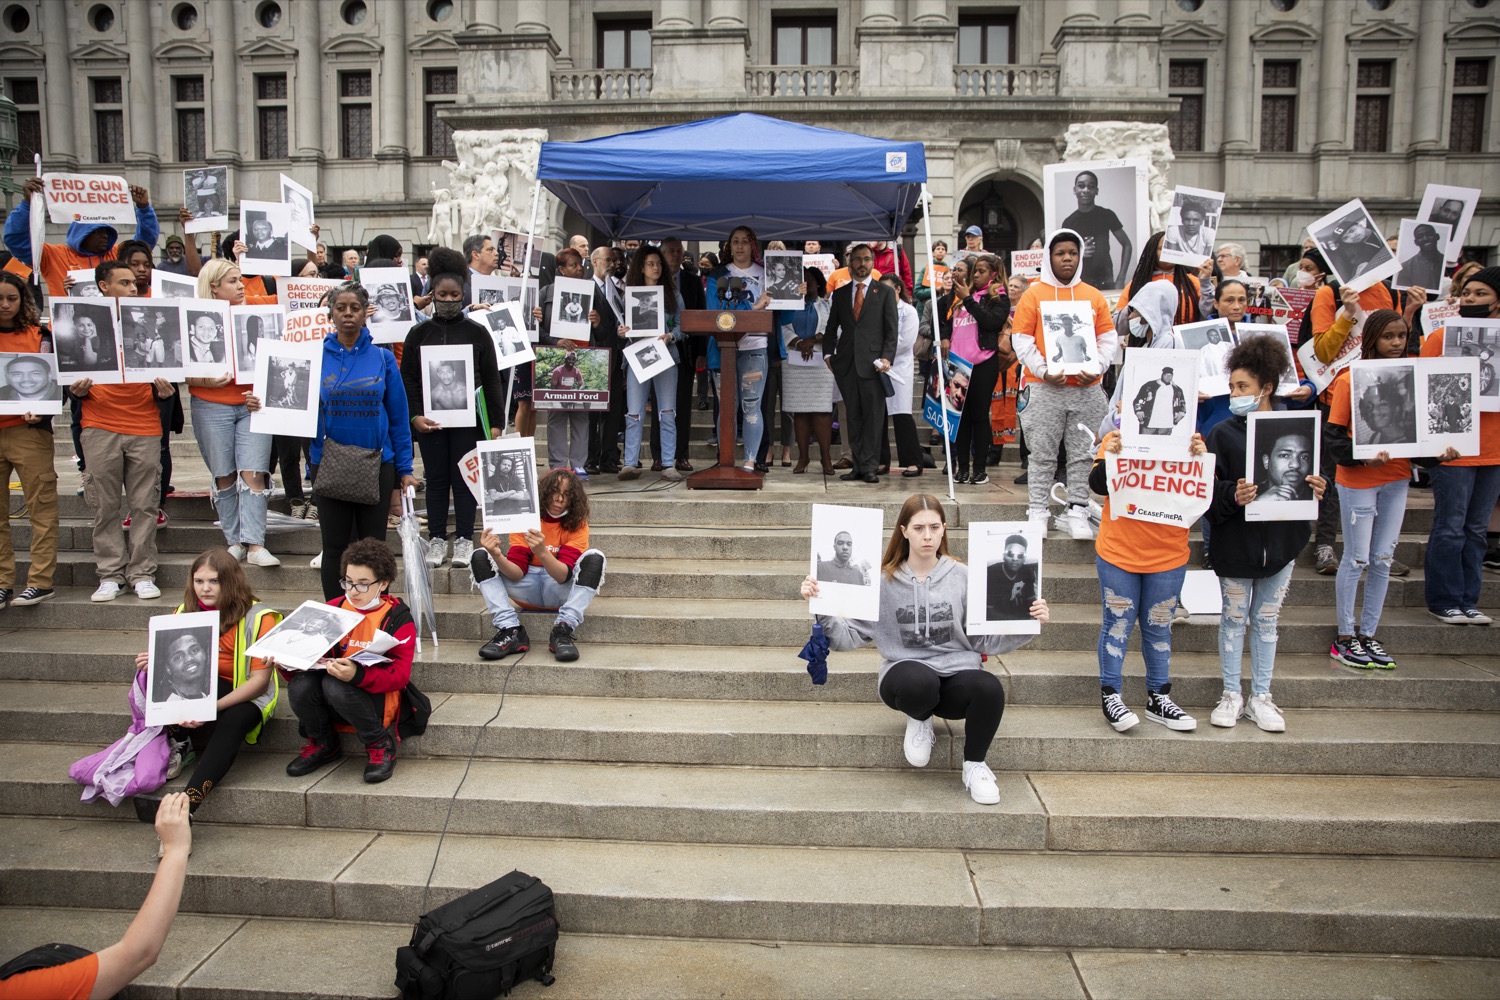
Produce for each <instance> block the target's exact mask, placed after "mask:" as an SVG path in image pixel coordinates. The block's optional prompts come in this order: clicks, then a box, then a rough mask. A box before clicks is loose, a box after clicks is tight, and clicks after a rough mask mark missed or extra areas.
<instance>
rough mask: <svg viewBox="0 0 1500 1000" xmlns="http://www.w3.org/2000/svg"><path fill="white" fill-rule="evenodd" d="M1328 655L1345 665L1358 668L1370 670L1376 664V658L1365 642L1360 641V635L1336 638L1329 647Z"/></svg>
mask: <svg viewBox="0 0 1500 1000" xmlns="http://www.w3.org/2000/svg"><path fill="white" fill-rule="evenodd" d="M1328 655H1329V656H1331V657H1332V658H1333V659H1335V660H1338V661H1339V662H1340V663H1342V664H1343V665H1344V666H1346V667H1353V668H1354V669H1356V670H1369V669H1370V668H1372V667H1374V666H1375V661H1374V659H1372V658H1371V656H1370V654H1369V653H1368V652H1367V651H1366V650H1365V644H1364V643H1363V642H1360V640H1359V636H1353V637H1351V638H1348V639H1339V638H1335V639H1334V640H1333V645H1332V646H1330V647H1328Z"/></svg>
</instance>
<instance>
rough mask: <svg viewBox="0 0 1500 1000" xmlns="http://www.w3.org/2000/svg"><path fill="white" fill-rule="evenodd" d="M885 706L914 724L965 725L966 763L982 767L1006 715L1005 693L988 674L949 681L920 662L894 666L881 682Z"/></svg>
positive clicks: (972, 673) (968, 672)
mask: <svg viewBox="0 0 1500 1000" xmlns="http://www.w3.org/2000/svg"><path fill="white" fill-rule="evenodd" d="M880 700H881V701H883V702H885V703H886V705H888V706H890V707H891V708H894V709H895V710H896V711H898V712H901V713H903V714H905V715H909V716H911V717H912V718H913V719H921V720H924V721H925V720H927V719H930V718H932V717H933V716H934V715H935V716H937V717H938V718H940V719H963V720H964V760H972V761H982V760H984V757H985V754H987V753H989V752H990V744H991V743H993V742H994V741H995V732H996V730H998V729H999V728H1000V716H1001V715H1003V714H1004V713H1005V688H1004V687H1002V686H1001V684H1000V678H998V677H996V676H995V675H994V674H992V673H990V672H989V671H988V670H985V669H983V668H980V669H978V670H960V671H959V672H958V673H956V674H950V675H949V676H947V677H943V676H941V675H939V674H938V672H937V671H935V670H933V669H932V668H931V667H929V666H928V665H927V664H925V663H922V662H920V661H918V660H901V661H899V662H896V663H893V664H891V669H889V670H887V671H886V672H885V677H883V678H881V681H880Z"/></svg>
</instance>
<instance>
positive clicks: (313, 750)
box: [286, 739, 344, 778]
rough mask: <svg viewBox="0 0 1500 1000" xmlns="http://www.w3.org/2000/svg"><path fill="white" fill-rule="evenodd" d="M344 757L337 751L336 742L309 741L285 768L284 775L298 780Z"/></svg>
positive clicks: (337, 745) (342, 753)
mask: <svg viewBox="0 0 1500 1000" xmlns="http://www.w3.org/2000/svg"><path fill="white" fill-rule="evenodd" d="M343 755H344V751H342V750H340V749H339V744H338V740H337V739H335V740H334V741H333V742H332V743H326V744H325V743H319V742H318V741H317V740H313V739H309V740H308V741H307V745H306V746H304V747H303V748H302V752H301V753H300V754H298V755H297V757H296V759H295V760H293V761H292V762H291V763H290V764H288V765H287V766H286V773H287V774H288V775H289V776H290V777H293V778H300V777H302V776H303V775H304V774H312V773H313V772H314V771H316V770H317V769H318V768H320V767H322V766H323V765H324V764H327V763H330V762H332V761H335V760H338V759H339V758H340V757H342V756H343Z"/></svg>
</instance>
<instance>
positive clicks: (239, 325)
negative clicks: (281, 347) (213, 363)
mask: <svg viewBox="0 0 1500 1000" xmlns="http://www.w3.org/2000/svg"><path fill="white" fill-rule="evenodd" d="M229 319H230V322H231V323H232V324H233V326H234V336H233V338H232V340H231V343H232V344H233V345H234V372H235V381H236V382H244V383H248V382H249V381H250V380H251V379H253V378H254V377H255V357H256V355H257V354H258V353H259V352H260V346H261V344H262V343H268V342H270V341H273V340H284V339H285V331H286V310H284V309H283V308H282V307H281V306H230V307H229Z"/></svg>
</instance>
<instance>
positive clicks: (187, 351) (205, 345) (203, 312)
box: [180, 299, 234, 378]
mask: <svg viewBox="0 0 1500 1000" xmlns="http://www.w3.org/2000/svg"><path fill="white" fill-rule="evenodd" d="M180 305H181V306H182V332H183V335H184V341H185V343H184V344H183V355H182V372H183V375H184V377H186V378H221V377H223V376H225V375H233V374H234V344H233V343H232V341H233V340H234V336H233V330H234V326H233V324H232V323H230V321H229V303H228V302H220V301H217V300H215V299H194V300H193V301H191V302H183V303H180Z"/></svg>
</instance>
